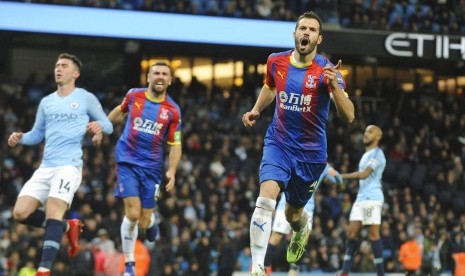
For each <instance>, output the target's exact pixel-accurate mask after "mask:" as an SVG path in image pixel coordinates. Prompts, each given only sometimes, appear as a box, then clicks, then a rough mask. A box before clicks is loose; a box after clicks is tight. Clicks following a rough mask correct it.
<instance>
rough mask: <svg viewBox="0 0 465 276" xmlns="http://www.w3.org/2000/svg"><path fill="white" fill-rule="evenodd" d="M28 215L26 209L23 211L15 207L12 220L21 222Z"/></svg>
mask: <svg viewBox="0 0 465 276" xmlns="http://www.w3.org/2000/svg"><path fill="white" fill-rule="evenodd" d="M29 215H30V214H29V213H28V212H27V210H26V209H23V208H20V207H19V208H18V207H17V206H15V208H14V209H13V218H14V220H16V221H18V222H22V221H23V220H25V219H26V218H27V217H28V216H29Z"/></svg>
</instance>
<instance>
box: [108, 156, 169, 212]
mask: <svg viewBox="0 0 465 276" xmlns="http://www.w3.org/2000/svg"><path fill="white" fill-rule="evenodd" d="M116 174H117V177H118V178H117V182H118V184H117V185H116V187H115V196H118V197H122V198H126V197H131V196H137V197H139V198H140V200H141V204H142V208H144V209H151V208H154V207H155V185H156V184H161V180H162V176H161V171H160V170H155V169H153V168H144V167H139V166H134V165H132V164H128V163H117V164H116Z"/></svg>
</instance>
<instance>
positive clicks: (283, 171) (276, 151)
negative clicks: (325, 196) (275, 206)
mask: <svg viewBox="0 0 465 276" xmlns="http://www.w3.org/2000/svg"><path fill="white" fill-rule="evenodd" d="M325 168H326V163H308V162H301V161H298V160H296V159H294V158H291V157H290V156H289V155H288V154H287V153H286V152H285V151H283V150H282V149H281V148H279V147H278V146H276V145H273V144H267V145H265V147H264V149H263V158H262V162H261V164H260V183H263V182H264V181H266V180H274V181H277V182H278V184H279V185H280V187H281V189H282V190H283V191H284V194H285V196H286V201H287V203H289V205H291V206H292V207H294V208H302V207H304V206H305V204H307V202H308V201H309V200H310V198H311V197H312V194H313V192H314V190H315V188H316V185H317V183H318V180H319V179H320V176H321V174H322V173H323V172H324V170H325Z"/></svg>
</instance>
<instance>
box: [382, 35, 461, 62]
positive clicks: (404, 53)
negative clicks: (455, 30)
mask: <svg viewBox="0 0 465 276" xmlns="http://www.w3.org/2000/svg"><path fill="white" fill-rule="evenodd" d="M415 46H416V47H415ZM384 47H385V48H386V50H387V52H388V53H390V54H391V55H393V56H397V57H420V58H421V57H425V55H426V57H429V58H432V57H436V58H444V59H448V58H450V55H451V54H452V55H454V57H455V55H456V54H458V55H459V58H461V59H463V60H465V37H463V36H462V37H454V38H450V37H449V36H445V35H432V34H418V33H392V34H390V35H388V36H387V37H386V40H384ZM425 51H428V52H427V53H426V54H425ZM451 52H452V53H451Z"/></svg>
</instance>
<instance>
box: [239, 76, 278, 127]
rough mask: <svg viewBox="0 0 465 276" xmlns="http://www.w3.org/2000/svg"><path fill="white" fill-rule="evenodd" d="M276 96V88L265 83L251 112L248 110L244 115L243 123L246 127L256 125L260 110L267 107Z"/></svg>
mask: <svg viewBox="0 0 465 276" xmlns="http://www.w3.org/2000/svg"><path fill="white" fill-rule="evenodd" d="M275 97H276V90H275V89H271V88H269V87H268V85H266V84H265V85H263V87H262V90H261V91H260V95H258V99H257V101H256V102H255V105H254V107H253V108H252V110H250V111H249V112H246V113H245V114H244V115H243V116H242V123H243V124H244V126H245V127H251V126H253V125H255V123H256V120H257V119H258V117H260V112H262V110H264V109H265V108H267V107H268V106H269V105H270V104H271V103H272V102H273V100H274V99H275Z"/></svg>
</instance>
